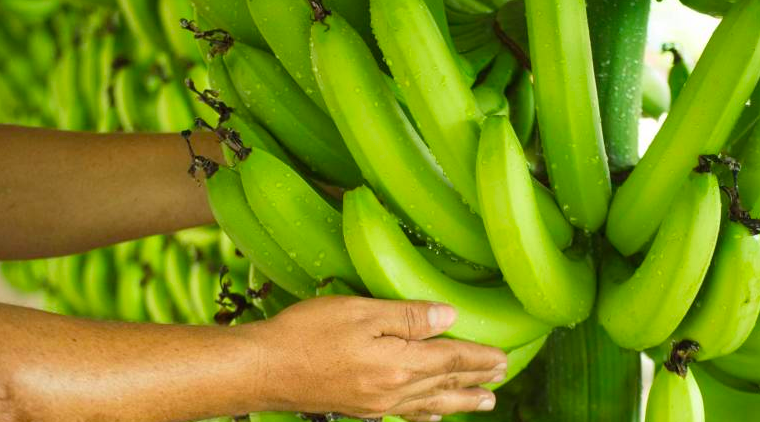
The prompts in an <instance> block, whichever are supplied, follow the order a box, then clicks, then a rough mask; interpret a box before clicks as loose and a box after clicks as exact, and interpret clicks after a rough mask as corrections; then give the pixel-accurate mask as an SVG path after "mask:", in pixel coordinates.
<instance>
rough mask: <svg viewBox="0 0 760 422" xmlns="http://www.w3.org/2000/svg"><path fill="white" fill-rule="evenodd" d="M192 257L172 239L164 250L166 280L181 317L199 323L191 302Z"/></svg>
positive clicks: (183, 319)
mask: <svg viewBox="0 0 760 422" xmlns="http://www.w3.org/2000/svg"><path fill="white" fill-rule="evenodd" d="M189 268H190V257H189V256H188V254H187V251H186V250H185V249H183V248H182V247H180V245H179V244H178V243H177V242H176V241H170V242H169V243H168V244H167V246H166V250H165V251H164V280H165V282H166V287H167V290H168V291H169V296H170V297H171V300H172V302H173V303H174V306H175V307H176V310H177V314H178V315H179V316H180V319H181V320H182V321H185V322H189V323H198V322H199V321H198V319H197V318H196V315H195V312H194V311H193V307H192V305H191V303H190V292H189V291H188V286H187V285H188V277H189V271H188V270H189Z"/></svg>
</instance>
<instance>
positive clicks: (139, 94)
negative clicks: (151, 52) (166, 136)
mask: <svg viewBox="0 0 760 422" xmlns="http://www.w3.org/2000/svg"><path fill="white" fill-rule="evenodd" d="M141 77H142V73H141V70H140V68H138V67H135V66H128V67H125V68H123V69H121V70H119V71H117V72H116V74H115V76H114V82H113V97H114V106H115V108H116V114H117V116H118V118H119V124H120V125H121V127H122V129H124V131H125V132H139V131H143V130H146V129H148V128H150V127H151V126H152V125H151V123H150V122H151V119H150V118H148V116H147V115H146V114H147V113H145V111H144V110H145V105H146V103H150V100H149V97H148V95H149V94H148V91H147V90H146V88H145V86H144V85H143V83H142V81H141Z"/></svg>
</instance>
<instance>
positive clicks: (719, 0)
mask: <svg viewBox="0 0 760 422" xmlns="http://www.w3.org/2000/svg"><path fill="white" fill-rule="evenodd" d="M681 3H682V4H683V5H684V6H687V7H689V8H691V9H693V10H696V11H697V12H699V13H704V14H707V15H711V16H725V15H726V13H728V11H729V10H731V6H733V4H734V3H736V0H681Z"/></svg>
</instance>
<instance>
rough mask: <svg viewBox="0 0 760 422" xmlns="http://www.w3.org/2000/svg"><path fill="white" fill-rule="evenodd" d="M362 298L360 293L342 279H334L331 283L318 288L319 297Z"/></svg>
mask: <svg viewBox="0 0 760 422" xmlns="http://www.w3.org/2000/svg"><path fill="white" fill-rule="evenodd" d="M335 295H341V296H361V294H360V293H359V292H357V291H356V290H354V289H353V288H351V286H349V285H348V284H346V282H344V281H343V280H340V279H337V278H335V279H332V280H330V282H329V283H322V284H320V285H319V287H317V296H335Z"/></svg>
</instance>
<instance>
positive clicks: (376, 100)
mask: <svg viewBox="0 0 760 422" xmlns="http://www.w3.org/2000/svg"><path fill="white" fill-rule="evenodd" d="M328 27H329V28H330V29H329V30H328V29H327V28H328ZM311 40H312V44H311V52H312V54H311V56H312V61H313V64H314V67H315V71H316V73H315V74H316V76H317V82H318V83H319V86H320V90H321V92H322V96H323V98H324V99H325V102H326V103H327V106H328V108H329V110H330V114H331V115H332V117H333V119H334V120H335V122H336V124H337V125H338V128H339V129H340V131H341V133H342V134H343V138H344V140H345V141H346V144H347V145H348V148H349V150H350V151H351V154H352V155H353V156H354V159H355V160H356V162H357V163H358V164H359V167H360V168H361V169H362V174H363V175H364V178H365V179H366V180H367V181H368V182H369V184H370V185H371V186H372V187H373V188H374V189H376V190H377V191H378V193H379V194H380V196H381V197H382V198H383V200H384V201H386V202H388V203H389V205H391V207H392V208H393V209H394V211H396V212H397V213H399V214H400V215H401V216H402V217H403V218H404V220H405V221H406V222H407V224H408V225H409V228H410V229H411V230H413V231H414V232H415V234H416V235H417V236H418V237H419V238H421V239H423V238H424V239H425V241H426V242H427V243H430V244H435V245H442V246H443V247H445V248H447V249H449V250H450V251H451V252H453V253H454V254H456V255H457V256H460V257H462V258H464V259H466V260H468V261H471V262H473V263H475V264H478V265H483V266H486V267H490V268H495V266H496V261H495V259H494V257H493V254H492V252H491V250H490V248H489V247H488V243H487V241H486V240H487V239H486V234H485V229H484V228H483V224H482V222H481V221H480V219H479V218H478V217H477V215H475V214H473V213H472V212H471V210H470V207H469V206H468V205H466V204H465V203H464V202H463V201H462V197H461V196H460V195H459V193H457V192H456V191H455V190H454V189H452V188H451V187H450V185H449V182H448V181H447V180H446V178H445V176H444V175H443V173H442V172H441V170H440V169H439V168H438V167H437V165H436V163H435V159H434V158H433V157H432V156H431V155H430V153H429V151H428V149H427V146H425V144H424V143H423V142H422V140H421V139H420V137H419V135H418V134H417V132H416V131H415V130H414V128H413V126H412V125H411V123H410V122H409V121H408V119H407V118H406V116H405V115H404V112H403V110H402V109H401V107H400V106H399V104H398V102H397V100H396V98H395V96H394V94H393V92H392V90H391V89H390V88H389V87H388V85H387V83H386V81H385V79H384V77H383V73H382V72H381V71H380V69H379V68H378V67H377V65H375V64H374V61H373V60H372V55H371V53H370V51H369V49H368V48H367V46H366V45H365V44H364V42H363V41H362V40H361V37H360V36H359V35H358V34H357V33H356V32H355V31H354V30H353V29H352V28H351V27H350V26H349V25H348V24H347V22H346V21H345V20H343V19H342V18H341V17H340V16H339V15H338V14H337V13H335V12H333V14H332V15H330V16H328V17H326V18H325V20H324V23H322V22H315V23H314V25H313V26H312V33H311ZM370 87H371V88H370ZM366 133H372V136H371V137H369V136H365V134H366Z"/></svg>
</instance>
